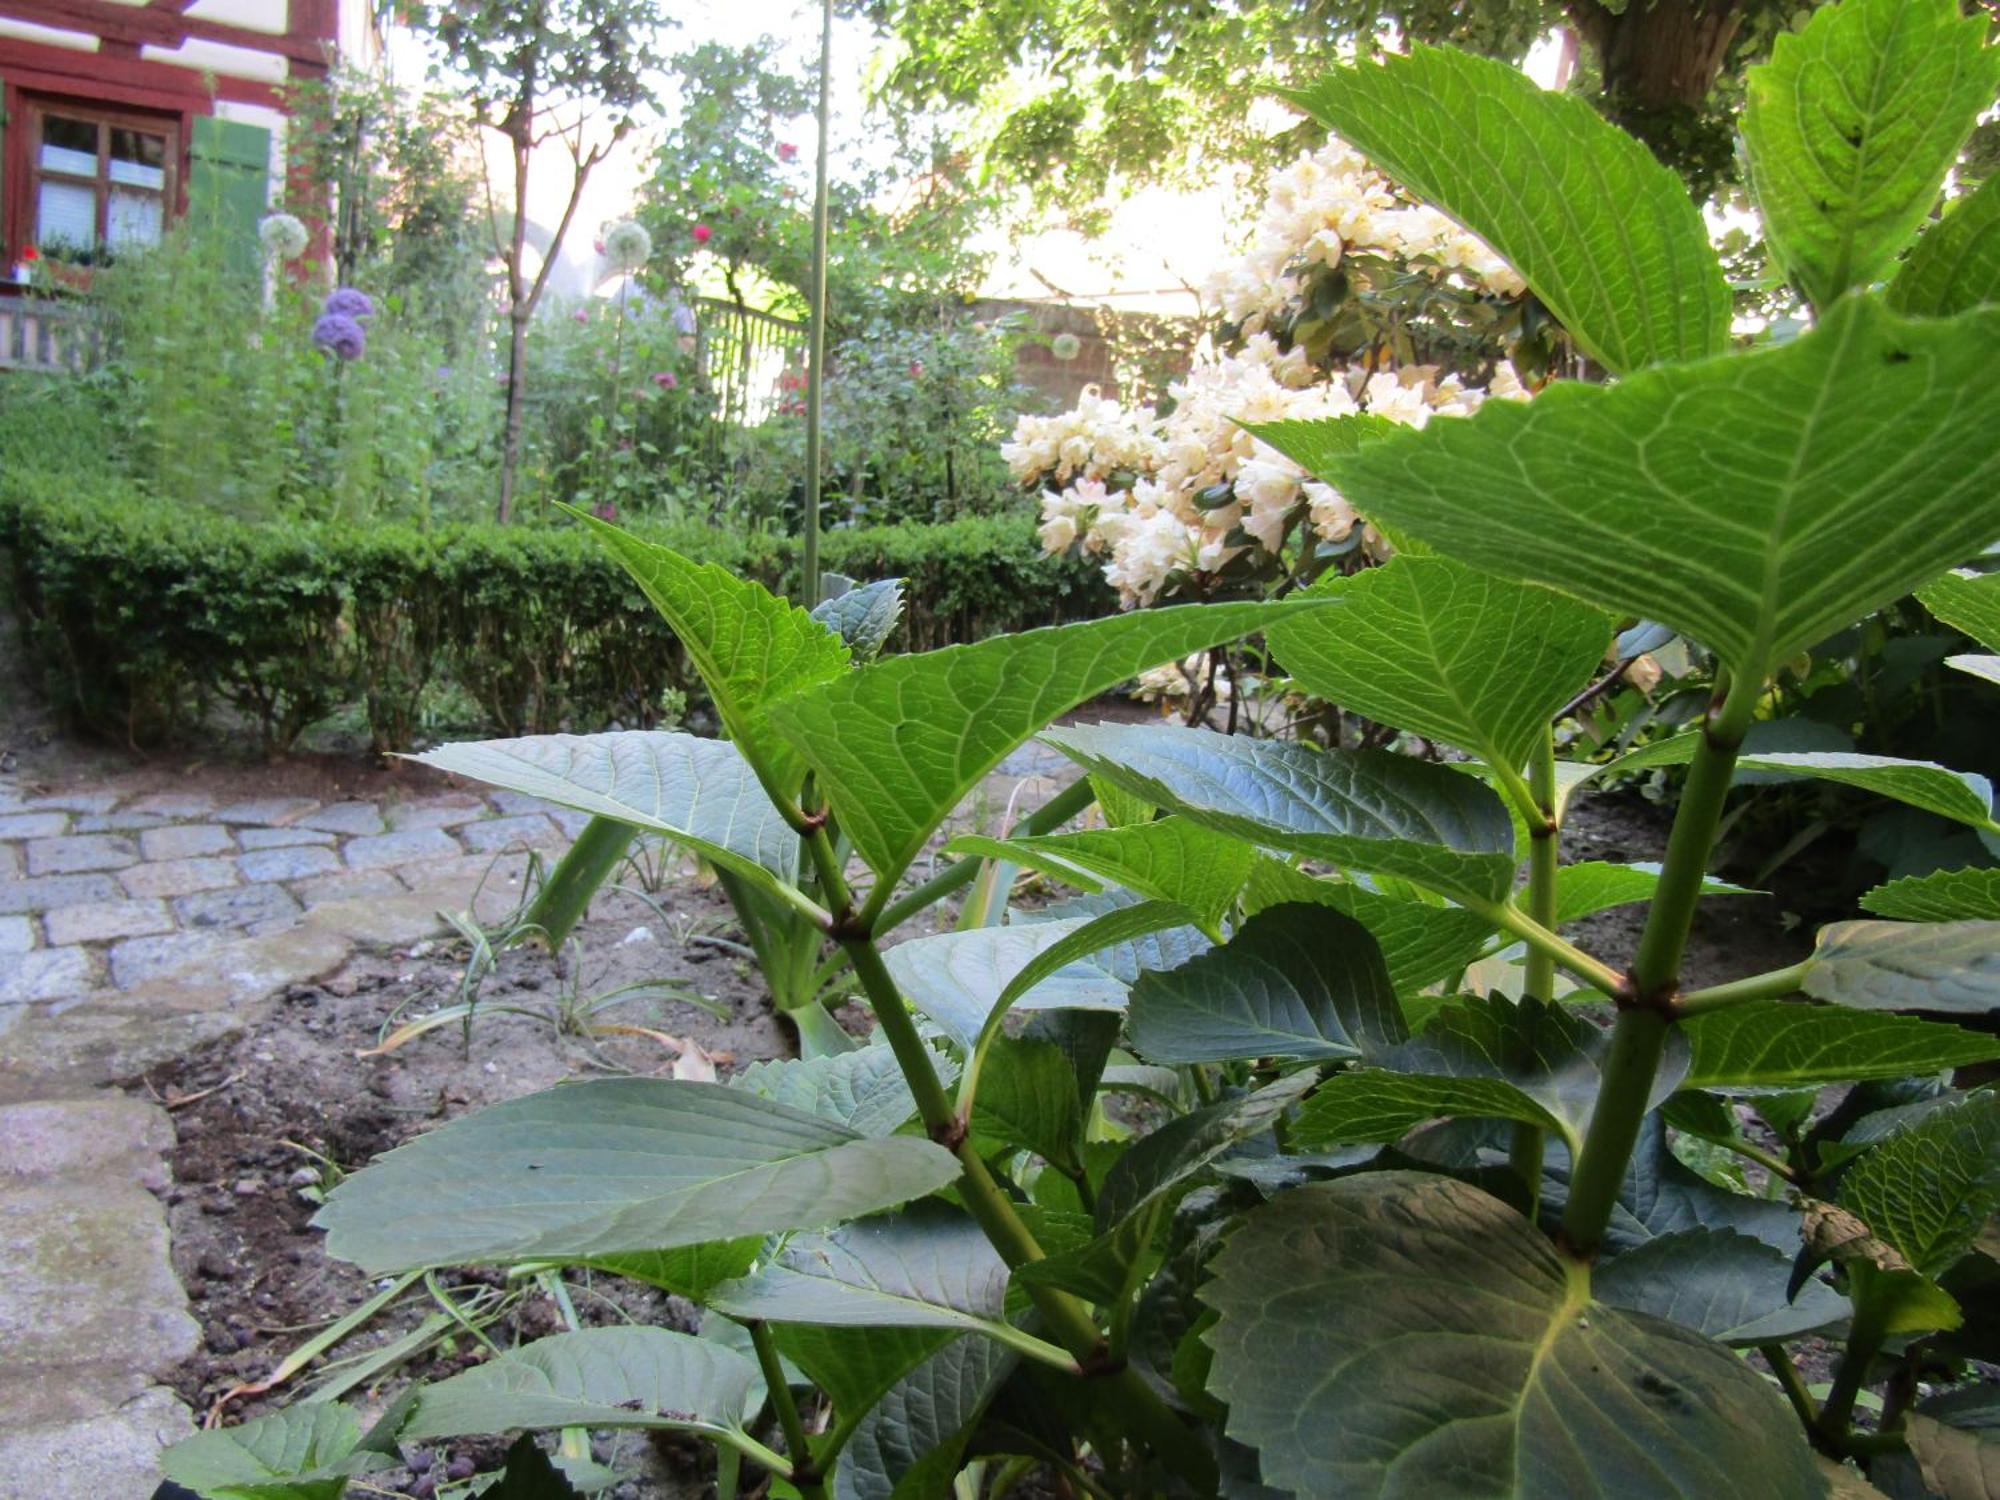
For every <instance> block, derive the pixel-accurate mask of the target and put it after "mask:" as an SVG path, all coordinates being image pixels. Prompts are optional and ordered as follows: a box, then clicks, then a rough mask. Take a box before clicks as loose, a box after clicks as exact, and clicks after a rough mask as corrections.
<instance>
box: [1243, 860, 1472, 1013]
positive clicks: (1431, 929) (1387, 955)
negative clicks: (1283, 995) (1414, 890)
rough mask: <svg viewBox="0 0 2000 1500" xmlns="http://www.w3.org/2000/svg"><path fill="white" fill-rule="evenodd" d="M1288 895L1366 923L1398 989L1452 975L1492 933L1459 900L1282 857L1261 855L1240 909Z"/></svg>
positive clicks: (1410, 990) (1264, 906)
mask: <svg viewBox="0 0 2000 1500" xmlns="http://www.w3.org/2000/svg"><path fill="white" fill-rule="evenodd" d="M1290 901H1310V902H1313V903H1314V904H1316V905H1319V906H1330V907H1332V908H1333V909H1334V910H1335V911H1340V912H1345V913H1346V914H1347V915H1348V916H1350V917H1352V918H1354V920H1355V921H1357V922H1359V923H1360V924H1361V925H1362V926H1363V927H1365V928H1367V929H1368V931H1369V934H1370V935H1371V936H1372V937H1373V938H1374V939H1375V942H1376V946H1378V947H1379V948H1380V949H1381V950H1382V961H1383V963H1384V964H1386V965H1387V966H1388V970H1389V982H1390V984H1392V985H1393V986H1394V987H1395V990H1396V993H1397V994H1399V995H1413V994H1415V993H1416V992H1417V991H1418V990H1423V989H1428V988H1429V987H1430V986H1431V985H1434V984H1438V983H1440V982H1444V981H1449V980H1451V979H1453V978H1455V977H1456V976H1457V975H1458V974H1460V973H1462V972H1463V971H1464V969H1465V966H1466V965H1467V964H1469V963H1471V962H1472V960H1473V958H1474V957H1475V956H1477V954H1478V953H1479V950H1480V949H1482V948H1484V947H1485V946H1486V941H1487V939H1488V938H1489V937H1491V936H1492V935H1493V924H1492V923H1491V922H1489V921H1488V920H1487V919H1486V918H1485V917H1482V916H1480V915H1479V914H1478V913H1477V912H1471V911H1467V910H1466V909H1465V908H1464V907H1462V906H1442V905H1439V906H1433V905H1431V904H1430V903H1429V902H1426V901H1407V900H1403V899H1401V898H1399V897H1395V896H1384V895H1382V894H1381V893H1380V892H1378V891H1371V890H1368V889H1366V888H1365V887H1363V886H1359V885H1356V884H1355V883H1354V882H1353V881H1351V880H1337V879H1322V878H1320V877H1319V876H1315V875H1308V874H1306V873H1305V871H1303V870H1299V869H1295V868H1293V867H1292V866H1291V865H1288V864H1286V863H1285V862H1284V861H1283V860H1280V859H1273V858H1271V857H1269V856H1268V855H1266V856H1263V857H1260V858H1259V859H1258V861H1257V863H1256V864H1254V865H1253V866H1251V869H1250V879H1249V882H1248V883H1247V884H1246V885H1245V886H1244V888H1243V913H1244V915H1245V916H1246V917H1254V916H1256V915H1257V913H1259V912H1260V911H1266V910H1268V909H1269V908H1271V907H1273V906H1282V905H1284V904H1285V903H1286V902H1290Z"/></svg>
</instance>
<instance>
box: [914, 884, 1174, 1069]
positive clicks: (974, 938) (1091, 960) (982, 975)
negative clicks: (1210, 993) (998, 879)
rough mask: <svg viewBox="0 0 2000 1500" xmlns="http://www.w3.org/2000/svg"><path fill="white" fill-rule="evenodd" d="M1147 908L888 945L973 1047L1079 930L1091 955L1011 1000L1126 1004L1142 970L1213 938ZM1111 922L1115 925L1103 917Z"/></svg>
mask: <svg viewBox="0 0 2000 1500" xmlns="http://www.w3.org/2000/svg"><path fill="white" fill-rule="evenodd" d="M1142 907H1143V909H1139V908H1119V907H1114V908H1112V909H1111V911H1109V912H1106V913H1102V914H1099V915H1097V916H1075V917H1063V918H1059V919H1057V920H1054V921H1045V922H1024V921H1014V922H1010V923H1008V924H1007V925H1006V926H1004V927H975V928H972V929H970V930H969V931H965V932H941V933H937V934H935V935H934V936H931V937H920V938H911V939H910V940H909V941H908V942H903V943H898V944H897V945H896V946H895V947H893V948H890V949H888V950H887V951H886V952H884V953H883V955H882V957H883V961H884V962H885V963H886V964H887V965H888V968H889V973H890V975H891V976H892V977H894V979H895V981H896V987H897V988H898V989H899V990H901V991H902V993H903V996H904V998H905V999H907V1000H908V1001H909V1002H910V1004H911V1005H913V1006H914V1007H916V1009H917V1010H919V1011H921V1012H922V1013H923V1014H924V1015H925V1016H926V1017H928V1018H929V1019H930V1020H931V1021H932V1022H934V1023H935V1024H936V1025H937V1027H938V1029H939V1030H940V1031H942V1032H943V1033H944V1034H945V1035H946V1036H948V1037H949V1038H951V1040H952V1041H954V1042H956V1043H957V1044H958V1045H959V1046H960V1047H962V1048H964V1049H965V1050H966V1051H968V1052H970V1051H972V1050H973V1049H974V1048H975V1047H976V1046H977V1045H978V1042H979V1039H980V1037H981V1036H982V1035H983V1034H986V1033H987V1032H988V1029H989V1023H991V1022H994V1021H995V1020H996V1018H997V1016H998V1015H999V1014H1000V1013H1001V1001H1002V998H1003V996H1006V995H1007V993H1008V991H1009V990H1010V989H1012V988H1013V985H1014V981H1015V980H1016V979H1018V978H1020V977H1021V976H1022V975H1023V974H1024V973H1028V972H1029V965H1030V964H1032V963H1033V962H1034V961H1035V960H1036V959H1037V958H1039V957H1041V956H1042V955H1043V954H1045V953H1051V952H1053V953H1055V954H1056V955H1057V956H1061V955H1062V954H1064V953H1074V952H1075V951H1076V948H1077V947H1078V946H1081V943H1070V942H1069V940H1070V939H1072V938H1075V937H1076V936H1077V935H1078V934H1079V933H1087V934H1089V935H1088V936H1087V937H1085V938H1084V939H1082V942H1083V943H1088V944H1089V945H1090V947H1089V956H1087V957H1076V958H1074V959H1073V960H1072V961H1071V962H1068V963H1065V964H1064V965H1063V966H1062V967H1060V968H1058V969H1056V970H1054V971H1053V972H1052V973H1048V974H1046V975H1045V976H1044V977H1042V978H1040V979H1039V980H1038V981H1037V982H1035V983H1034V984H1033V985H1032V986H1031V987H1029V988H1027V989H1026V990H1025V991H1024V992H1022V993H1021V994H1019V995H1018V996H1017V997H1014V998H1012V999H1011V1001H1010V1002H1009V1003H1010V1006H1011V1007H1012V1008H1018V1009H1023V1010H1119V1011H1122V1010H1123V1009H1124V1008H1125V1000H1126V993H1127V991H1128V990H1130V988H1131V986H1132V982H1133V981H1134V980H1135V979H1137V978H1138V977H1139V974H1140V972H1141V970H1143V969H1151V968H1172V967H1173V966H1174V965H1175V964H1178V963H1181V962H1183V961H1184V960H1185V959H1187V958H1188V957H1190V956H1192V955H1193V954H1195V953H1197V952H1200V951H1201V950H1202V949H1204V948H1206V947H1207V946H1208V939H1207V938H1205V937H1203V936H1202V935H1201V934H1200V933H1199V932H1196V931H1195V930H1194V929H1193V928H1191V927H1177V928H1171V929H1168V930H1166V931H1164V932H1163V931H1160V930H1159V929H1158V926H1157V924H1156V923H1154V922H1153V921H1152V918H1153V917H1154V916H1155V915H1158V914H1159V910H1158V909H1159V903H1142ZM1125 910H1138V911H1139V918H1140V919H1144V920H1139V919H1135V921H1137V922H1138V926H1139V929H1140V930H1138V931H1133V930H1131V929H1130V928H1127V927H1124V926H1121V925H1118V921H1117V919H1118V917H1119V916H1121V915H1122V913H1123V912H1124V911H1125ZM1107 921H1109V922H1111V923H1112V925H1111V926H1109V927H1106V926H1101V925H1097V924H1099V923H1102V922H1107Z"/></svg>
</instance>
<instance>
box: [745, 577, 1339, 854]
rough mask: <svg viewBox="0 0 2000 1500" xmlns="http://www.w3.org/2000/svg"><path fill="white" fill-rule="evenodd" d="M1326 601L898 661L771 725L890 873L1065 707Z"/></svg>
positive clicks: (1114, 623)
mask: <svg viewBox="0 0 2000 1500" xmlns="http://www.w3.org/2000/svg"><path fill="white" fill-rule="evenodd" d="M1321 607H1323V606H1321V605H1319V604H1318V603H1316V602H1313V601H1295V602H1288V603H1277V604H1201V605H1185V606H1182V607H1180V608H1177V609H1154V610H1143V611H1141V612H1139V613H1136V614H1129V615H1118V616H1115V617H1113V618H1110V619H1104V620H1084V621H1080V622H1079V623H1077V624H1074V625H1057V626H1052V627H1050V628H1048V629H1046V630H1029V631H1024V632H1022V633H1021V634H1019V635H1006V636H994V637H992V638H990V639H987V640H983V641H978V642H975V643H973V644H971V645H966V646H947V647H946V648H945V649H944V650H942V651H927V652H924V653H923V654H921V655H913V656H892V657H889V658H887V659H885V660H882V661H878V662H874V663H871V664H870V665H868V666H865V667H862V668H861V669H860V670H858V671H854V672H847V673H844V674H842V675H841V676H839V677H835V678H833V679H831V680H829V681H825V682H822V683H820V684H819V685H817V686H815V687H812V688H810V689H808V690H807V691H805V692H802V693H799V694H797V695H795V696H794V697H792V698H789V699H787V700H786V701H784V702H783V703H780V704H778V705H776V706H775V707H774V708H773V709H772V710H771V722H772V723H773V724H774V725H776V727H777V728H778V729H779V730H780V731H781V732H782V733H783V734H784V735H785V736H786V737H787V738H788V739H789V740H790V741H791V742H792V744H793V745H794V746H795V747H796V748H797V750H798V752H799V753H800V754H801V755H803V756H804V757H805V760H806V763H807V764H808V765H810V766H811V767H812V768H813V770H814V772H815V773H816V774H817V776H818V778H819V785H820V788H821V790H823V791H824V792H825V793H826V794H827V796H828V798H829V800H830V801H831V802H832V805H833V810H834V812H835V813H836V814H837V815H838V816H839V818H840V826H841V827H842V829H844V830H845V831H846V832H847V833H848V834H849V835H850V836H851V837H852V838H853V840H854V846H855V848H856V849H857V850H859V851H860V853H861V856H862V858H864V859H865V860H867V861H868V863H869V864H870V865H871V866H873V867H874V869H875V870H876V871H877V872H878V873H879V874H880V875H881V876H883V878H885V879H893V878H894V877H895V876H897V875H899V874H901V873H902V871H903V870H904V868H905V867H907V866H908V864H909V862H910V861H911V860H912V859H914V858H915V857H916V855H917V853H918V851H920V850H921V849H922V848H923V846H924V842H925V840H927V839H928V838H929V837H930V836H931V833H932V831H933V830H934V829H936V827H937V826H938V824H939V823H940V822H941V821H943V819H944V816H945V814H946V813H948V812H950V811H951V810H952V808H954V807H956V806H957V805H958V802H959V799H960V798H962V797H963V796H965V794H966V793H967V792H969V791H971V790H972V788H973V787H974V786H976V785H978V783H979V780H980V778H981V777H983V776H984V775H986V773H987V772H989V771H991V770H992V769H993V768H994V767H995V766H997V765H999V764H1000V762H1001V761H1002V760H1004V759H1005V758H1006V757H1007V755H1008V754H1009V753H1010V752H1011V751H1013V750H1014V749H1015V748H1016V747H1017V746H1018V745H1020V743H1021V742H1022V741H1023V740H1025V739H1027V738H1028V736H1030V735H1032V734H1033V733H1035V731H1036V730H1038V729H1040V728H1042V727H1043V726H1044V725H1045V724H1048V723H1049V722H1051V721H1052V720H1053V719H1055V718H1056V717H1057V716H1058V715H1059V714H1063V713H1066V712H1068V711H1069V710H1070V709H1072V708H1074V707H1076V706H1077V705H1078V704H1079V703H1084V702H1087V701H1088V700H1090V699H1091V698H1094V697H1096V696H1097V695H1098V694H1099V693H1102V692H1105V691H1107V690H1109V689H1111V688H1113V687H1116V686H1117V685H1118V684H1119V683H1121V682H1123V681H1124V680H1125V679H1126V678H1128V677H1133V676H1136V675H1137V674H1138V673H1139V672H1141V671H1144V670H1145V669H1146V668H1147V667H1151V666H1156V665H1158V664H1159V663H1160V662H1163V661H1176V660H1179V659H1180V658H1181V657H1183V656H1186V655H1187V654H1188V653H1189V652H1191V651H1199V650H1202V649H1204V648H1206V647H1209V646H1213V645H1217V644H1219V643H1220V642H1223V641H1229V640H1234V639H1235V638H1236V637H1238V636H1240V635H1247V634H1249V633H1250V632H1252V631H1256V630H1263V629H1265V628H1266V627H1268V626H1271V625H1275V624H1277V623H1278V622H1279V621H1280V620H1283V619H1285V618H1286V617H1287V616H1289V615H1293V614H1297V613H1300V612H1303V611H1311V610H1314V609H1318V608H1321Z"/></svg>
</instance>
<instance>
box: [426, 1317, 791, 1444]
mask: <svg viewBox="0 0 2000 1500" xmlns="http://www.w3.org/2000/svg"><path fill="white" fill-rule="evenodd" d="M760 1379H761V1378H760V1377H759V1375H758V1373H757V1367H756V1366H755V1365H753V1364H751V1363H750V1361H749V1360H747V1359H745V1358H744V1357H743V1356H742V1355H740V1354H738V1353H737V1352H736V1351H735V1350H733V1349H729V1348H725V1347H724V1346H723V1345H722V1344H719V1343H717V1342H716V1341H715V1340H713V1339H700V1338H695V1337H694V1336H693V1335H691V1334H685V1333H674V1332H671V1331H670V1330H668V1329H665V1328H646V1327H638V1326H630V1327H614V1328H589V1329H585V1330H583V1331H582V1332H580V1333H559V1334H555V1335H553V1336H551V1337H549V1338H544V1339H537V1340H535V1341H534V1342H533V1343H531V1344H523V1345H522V1346H520V1347H519V1348H517V1349H510V1350H507V1351H506V1352H505V1353H502V1354H500V1355H498V1356H496V1357H495V1358H493V1359H490V1360H488V1361H487V1362H486V1363H485V1364H481V1365H475V1366H473V1367H472V1368H471V1369H469V1370H467V1371H465V1372H464V1373H462V1374H459V1375H454V1376H452V1377H451V1378H450V1379H448V1380H441V1381H439V1382H438V1383H437V1384H435V1385H429V1386H425V1387H424V1389H423V1393H422V1394H421V1395H420V1396H419V1397H418V1398H417V1409H416V1411H415V1412H414V1413H412V1414H411V1417H410V1420H409V1422H408V1423H407V1424H406V1425H405V1426H404V1428H403V1430H402V1432H401V1433H400V1434H398V1435H399V1436H400V1437H402V1438H404V1439H407V1440H409V1441H412V1442H416V1441H420V1440H424V1439H431V1438H451V1437H466V1436H470V1435H474V1434H481V1435H483V1434H485V1433H489V1432H506V1431H509V1430H510V1429H513V1428H526V1429H530V1430H532V1429H535V1428H548V1427H646V1428H656V1429H662V1430H668V1431H678V1432H694V1433H700V1434H702V1435H703V1436H705V1437H713V1438H719V1439H721V1440H723V1441H725V1442H726V1441H728V1440H729V1439H730V1438H731V1437H733V1436H734V1435H735V1434H737V1433H738V1432H740V1431H741V1429H742V1425H743V1422H744V1420H745V1417H746V1415H747V1414H746V1412H745V1410H744V1408H745V1406H746V1405H747V1403H748V1401H749V1398H750V1393H751V1390H752V1388H753V1387H755V1386H757V1385H758V1384H759V1383H760Z"/></svg>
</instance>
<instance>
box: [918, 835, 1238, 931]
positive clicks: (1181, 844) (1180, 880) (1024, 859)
mask: <svg viewBox="0 0 2000 1500" xmlns="http://www.w3.org/2000/svg"><path fill="white" fill-rule="evenodd" d="M945 852H946V853H947V854H979V855H982V856H984V857H986V858H988V859H1001V860H1011V861H1013V862H1014V863H1016V864H1022V865H1028V866H1030V867H1032V868H1034V869H1038V870H1043V871H1045V872H1048V873H1051V874H1054V875H1056V876H1057V877H1058V878H1059V879H1069V880H1071V881H1072V882H1074V881H1075V879H1076V877H1075V873H1074V872H1076V871H1079V870H1080V871H1086V872H1088V873H1089V874H1090V875H1093V876H1097V877H1099V878H1101V879H1104V880H1108V881H1111V882H1113V883H1115V884H1117V885H1122V886H1124V887H1125V888H1126V889H1127V890H1129V891H1134V892H1136V893H1137V894H1139V895H1142V896H1149V897H1151V898H1152V899H1154V900H1156V901H1172V902H1176V903H1178V904H1179V905H1181V906H1185V907H1188V908H1190V909H1191V910H1192V911H1193V912H1194V913H1195V914H1196V915H1197V916H1198V917H1199V918H1200V919H1201V920H1202V921H1204V922H1208V923H1214V922H1217V921H1219V920H1220V919H1221V918H1222V916H1223V914H1224V913H1225V912H1227V911H1228V910H1229V908H1230V907H1231V906H1233V905H1234V904H1235V901H1236V897H1237V894H1238V893H1239V892H1240V891H1241V890H1242V889H1243V882H1244V881H1245V880H1246V879H1247V878H1248V877H1249V874H1250V864H1251V861H1252V860H1254V859H1255V858H1256V857H1257V851H1256V850H1254V849H1252V848H1251V847H1250V846H1249V845H1248V844H1246V843H1244V842H1243V841H1242V840H1241V839H1234V838H1230V837H1228V836H1226V835H1224V834H1219V833H1215V832H1213V831H1212V830H1210V829H1207V828H1203V827H1202V826H1201V825H1200V824H1198V823H1195V822H1192V821H1190V820H1189V819H1187V818H1179V817H1169V818H1156V819H1154V820H1153V821H1151V822H1146V823H1132V824H1128V825H1126V826H1125V827H1123V828H1085V829H1080V830H1078V831H1076V832H1074V833H1052V834H1044V835H1041V836H1040V837H1033V838H1013V839H984V838H962V839H954V840H953V841H952V842H951V843H950V844H947V845H946V846H945ZM1090 888H1091V887H1089V886H1086V887H1085V889H1090Z"/></svg>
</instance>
